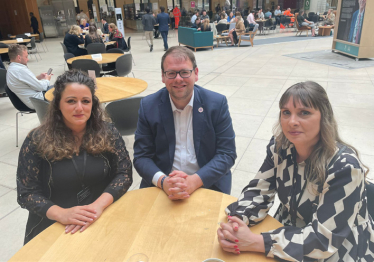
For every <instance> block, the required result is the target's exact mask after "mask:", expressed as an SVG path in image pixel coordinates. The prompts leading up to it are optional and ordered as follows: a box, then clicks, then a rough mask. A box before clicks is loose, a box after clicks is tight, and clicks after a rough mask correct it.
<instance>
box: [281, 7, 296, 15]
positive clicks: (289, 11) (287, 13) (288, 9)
mask: <svg viewBox="0 0 374 262" xmlns="http://www.w3.org/2000/svg"><path fill="white" fill-rule="evenodd" d="M283 15H285V16H294V15H293V14H291V8H287V10H286V11H284V13H283Z"/></svg>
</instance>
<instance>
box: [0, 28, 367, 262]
mask: <svg viewBox="0 0 374 262" xmlns="http://www.w3.org/2000/svg"><path fill="white" fill-rule="evenodd" d="M130 35H131V36H132V41H131V42H132V54H133V56H134V59H135V63H136V66H135V67H134V68H133V71H134V73H135V76H136V77H137V78H141V79H144V80H146V81H147V82H148V85H149V86H148V88H147V90H146V91H145V92H144V93H143V94H142V95H148V94H151V93H153V92H155V91H157V90H159V89H160V88H162V87H163V84H162V82H161V72H160V62H161V56H162V55H163V53H164V52H163V45H162V40H161V39H156V40H155V41H154V51H153V52H152V53H150V52H149V48H148V46H147V44H146V42H145V40H142V34H139V33H131V34H128V35H127V36H130ZM283 35H284V36H290V35H294V33H285V34H283ZM275 36H277V37H279V36H282V34H276V35H275ZM262 37H264V36H262ZM265 37H274V35H270V36H265ZM60 41H61V39H48V40H47V41H46V44H47V46H48V49H49V51H48V52H47V53H42V54H41V56H42V58H43V60H42V61H40V62H36V61H35V60H33V57H31V60H30V62H29V68H30V69H31V70H32V71H33V72H34V73H35V74H40V73H41V72H46V71H47V70H48V68H50V67H52V68H53V69H54V71H53V73H54V76H53V78H52V82H54V81H55V79H56V76H58V75H60V74H61V73H63V71H64V61H63V53H62V49H61V46H60V44H59V42H60ZM169 45H170V46H173V45H177V38H176V37H173V38H169ZM331 45H332V38H321V37H318V38H311V37H309V38H305V41H298V42H289V43H279V44H271V45H261V46H255V47H248V46H247V47H240V48H238V47H233V48H224V49H217V48H215V49H214V50H213V51H211V50H199V51H198V52H196V53H195V55H196V59H197V65H198V67H199V81H198V82H197V84H199V85H202V86H204V87H206V88H208V89H210V90H213V91H216V92H219V93H222V94H224V95H226V96H227V98H228V101H229V107H230V112H231V116H232V119H233V124H234V129H235V132H236V136H237V137H236V145H237V154H238V158H237V161H236V163H235V166H234V167H233V188H232V195H233V196H235V197H237V196H238V195H239V194H240V191H241V189H242V187H243V185H244V184H247V183H248V181H249V180H250V179H251V178H252V177H253V176H254V175H255V173H256V172H257V170H258V169H259V167H260V165H261V164H262V161H263V159H264V156H265V146H266V145H267V143H268V141H269V139H270V138H271V132H272V131H271V130H272V126H273V124H274V123H275V121H276V118H277V114H278V105H277V104H278V101H279V99H280V96H281V94H282V93H283V92H284V91H285V90H286V89H287V88H288V87H290V86H291V85H292V84H294V83H297V82H300V81H305V80H314V81H316V82H318V83H319V84H321V85H322V86H323V87H324V88H326V89H327V92H328V95H329V97H330V100H331V102H332V105H333V107H334V110H335V114H336V117H337V119H338V122H339V129H340V133H341V136H342V137H343V139H345V140H346V141H347V142H349V143H351V144H352V145H354V146H355V147H356V148H357V149H358V150H359V151H360V153H361V157H362V160H363V161H364V163H366V164H367V165H368V166H369V167H371V169H372V170H373V171H372V173H371V177H374V175H373V174H374V138H373V137H374V124H373V123H374V121H373V119H374V67H371V68H365V69H357V70H346V69H341V68H335V67H330V66H327V65H322V64H321V65H320V64H315V63H311V62H307V61H302V60H297V59H294V58H290V57H285V56H283V55H285V54H292V53H301V52H310V51H317V50H327V49H330V48H331ZM15 114H16V110H15V109H14V108H13V106H12V105H11V103H10V101H9V99H8V98H0V170H1V171H0V174H1V175H0V232H1V234H0V260H1V261H6V260H8V259H9V258H10V257H11V256H12V255H13V254H14V253H15V252H17V250H19V249H20V248H21V247H22V243H23V237H24V229H25V225H26V220H27V215H28V212H27V211H26V210H24V209H21V208H20V207H19V206H18V204H17V201H16V189H15V188H16V180H15V177H16V169H17V159H18V153H19V148H16V147H15V132H16V128H15V124H16V123H15ZM19 123H20V125H19V143H20V145H22V142H23V140H24V138H25V136H26V135H27V133H28V132H29V131H30V130H31V129H32V128H34V127H36V126H37V125H38V124H39V122H38V119H37V116H36V115H35V114H31V115H24V116H22V117H20V120H19ZM125 141H126V143H127V147H128V149H129V151H130V153H131V155H132V154H133V150H132V148H133V142H134V138H133V136H131V137H125ZM139 183H140V178H139V176H138V175H137V174H136V172H135V171H134V184H133V186H132V189H137V188H138V187H139Z"/></svg>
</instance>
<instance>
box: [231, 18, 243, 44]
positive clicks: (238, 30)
mask: <svg viewBox="0 0 374 262" xmlns="http://www.w3.org/2000/svg"><path fill="white" fill-rule="evenodd" d="M235 20H236V24H235V28H234V29H231V30H230V32H229V37H230V39H231V45H234V44H236V43H237V42H238V37H237V34H238V33H243V32H245V26H244V21H243V19H242V17H241V16H240V15H238V14H236V17H235Z"/></svg>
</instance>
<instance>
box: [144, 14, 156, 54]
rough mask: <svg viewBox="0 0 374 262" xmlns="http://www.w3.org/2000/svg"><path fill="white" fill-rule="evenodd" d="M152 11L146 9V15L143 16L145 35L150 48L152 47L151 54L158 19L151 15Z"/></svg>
mask: <svg viewBox="0 0 374 262" xmlns="http://www.w3.org/2000/svg"><path fill="white" fill-rule="evenodd" d="M150 11H151V10H150V9H149V7H147V8H146V9H145V12H146V14H145V15H143V17H142V24H143V27H144V35H145V40H146V41H147V44H148V46H149V47H150V50H149V51H150V52H152V50H153V38H152V33H153V27H154V25H155V24H156V19H155V17H154V14H150Z"/></svg>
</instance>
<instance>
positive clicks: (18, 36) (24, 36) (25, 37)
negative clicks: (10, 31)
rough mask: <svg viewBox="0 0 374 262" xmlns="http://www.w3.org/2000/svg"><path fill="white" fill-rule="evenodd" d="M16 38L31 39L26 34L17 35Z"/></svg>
mask: <svg viewBox="0 0 374 262" xmlns="http://www.w3.org/2000/svg"><path fill="white" fill-rule="evenodd" d="M16 38H23V39H29V37H28V36H27V35H25V34H19V35H16Z"/></svg>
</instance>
